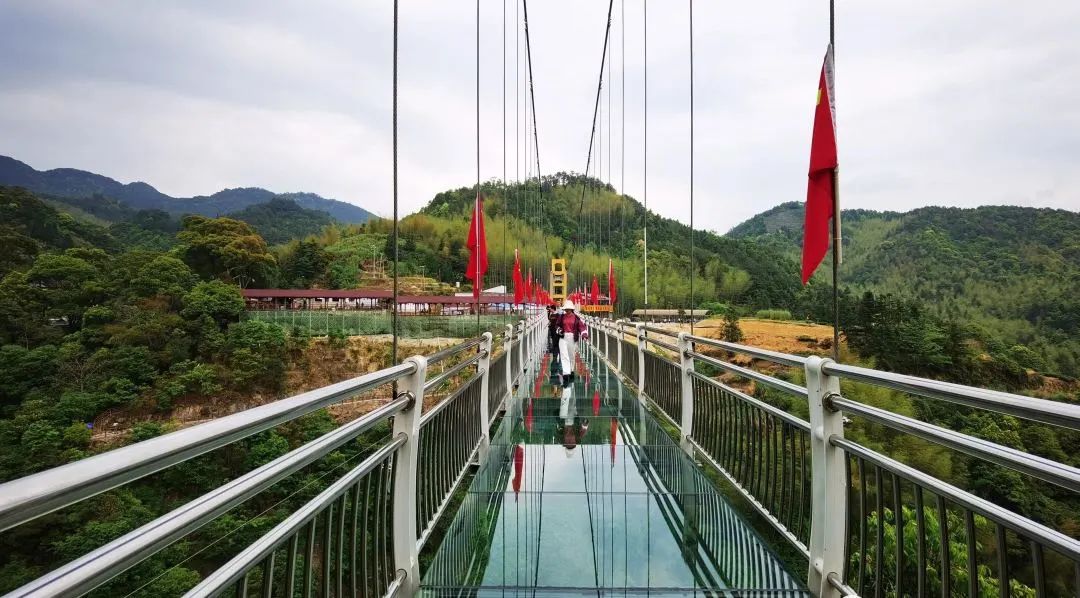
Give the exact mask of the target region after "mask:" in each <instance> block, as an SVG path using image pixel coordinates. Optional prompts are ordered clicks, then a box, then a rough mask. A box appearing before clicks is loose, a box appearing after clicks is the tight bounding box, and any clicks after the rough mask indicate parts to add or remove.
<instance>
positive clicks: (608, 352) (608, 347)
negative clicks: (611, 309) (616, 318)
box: [604, 322, 611, 359]
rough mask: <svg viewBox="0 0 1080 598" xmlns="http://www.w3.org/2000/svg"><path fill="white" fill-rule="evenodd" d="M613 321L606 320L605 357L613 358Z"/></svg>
mask: <svg viewBox="0 0 1080 598" xmlns="http://www.w3.org/2000/svg"><path fill="white" fill-rule="evenodd" d="M609 355H611V322H604V358H605V359H611V358H610V357H609Z"/></svg>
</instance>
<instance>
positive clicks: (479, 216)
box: [465, 193, 488, 299]
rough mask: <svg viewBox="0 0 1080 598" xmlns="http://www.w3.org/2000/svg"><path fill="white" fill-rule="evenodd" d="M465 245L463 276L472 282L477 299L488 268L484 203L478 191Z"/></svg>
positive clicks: (474, 296)
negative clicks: (466, 251)
mask: <svg viewBox="0 0 1080 598" xmlns="http://www.w3.org/2000/svg"><path fill="white" fill-rule="evenodd" d="M465 245H466V246H467V247H468V249H469V265H468V267H467V268H466V270H465V278H467V279H469V280H471V281H472V283H473V298H474V299H479V298H480V290H481V289H482V288H483V286H484V273H486V272H487V268H488V256H487V235H485V234H484V203H483V200H481V199H480V194H479V193H477V194H476V203H475V204H473V214H472V222H471V223H470V224H469V238H468V240H467V241H466V242H465Z"/></svg>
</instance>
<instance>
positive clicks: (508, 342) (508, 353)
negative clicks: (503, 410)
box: [503, 324, 514, 407]
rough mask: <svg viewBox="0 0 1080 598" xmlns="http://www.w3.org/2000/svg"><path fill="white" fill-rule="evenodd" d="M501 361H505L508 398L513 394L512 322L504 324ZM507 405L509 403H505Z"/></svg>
mask: <svg viewBox="0 0 1080 598" xmlns="http://www.w3.org/2000/svg"><path fill="white" fill-rule="evenodd" d="M503 353H504V354H505V356H504V357H503V361H505V362H506V365H505V367H504V368H503V369H504V370H505V372H504V375H505V376H506V400H508V401H509V400H510V397H512V396H514V375H513V370H512V368H513V366H514V326H513V324H507V325H506V335H505V336H503ZM507 407H509V405H507Z"/></svg>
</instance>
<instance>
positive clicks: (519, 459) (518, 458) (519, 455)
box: [513, 444, 525, 500]
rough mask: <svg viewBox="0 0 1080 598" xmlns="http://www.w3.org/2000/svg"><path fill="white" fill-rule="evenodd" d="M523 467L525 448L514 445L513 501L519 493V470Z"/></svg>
mask: <svg viewBox="0 0 1080 598" xmlns="http://www.w3.org/2000/svg"><path fill="white" fill-rule="evenodd" d="M524 465H525V447H523V446H521V445H520V444H515V445H514V480H513V485H514V500H517V494H518V492H520V491H521V470H522V469H524Z"/></svg>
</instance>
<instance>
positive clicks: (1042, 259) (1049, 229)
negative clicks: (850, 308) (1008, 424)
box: [728, 203, 1080, 372]
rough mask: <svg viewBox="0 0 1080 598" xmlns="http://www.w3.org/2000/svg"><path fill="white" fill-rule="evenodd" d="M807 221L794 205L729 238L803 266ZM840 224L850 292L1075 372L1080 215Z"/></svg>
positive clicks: (928, 211)
mask: <svg viewBox="0 0 1080 598" xmlns="http://www.w3.org/2000/svg"><path fill="white" fill-rule="evenodd" d="M802 219H803V205H802V204H801V203H786V204H782V205H780V206H777V207H775V208H773V209H771V210H769V211H767V212H764V213H762V214H759V215H757V216H755V217H753V218H751V219H750V220H748V221H746V222H743V223H742V224H740V225H738V226H736V227H735V228H733V229H732V230H731V231H730V232H729V233H728V236H730V237H733V238H738V239H743V240H748V241H754V242H757V243H760V244H762V245H765V246H769V247H773V248H776V249H779V250H781V251H783V252H785V253H786V254H787V255H789V256H791V257H792V258H797V257H798V255H799V252H800V251H801V243H802ZM841 222H842V223H843V228H844V230H843V234H844V252H843V255H844V263H843V265H842V266H841V270H840V284H841V286H842V287H849V288H850V289H851V290H853V291H855V292H856V293H862V292H865V291H872V292H875V293H878V294H882V293H887V294H893V295H898V296H905V297H910V298H913V299H916V300H918V301H920V302H921V303H923V304H924V305H926V306H927V307H928V308H929V309H930V310H931V311H933V312H934V313H936V314H938V315H939V316H941V317H945V318H948V319H951V320H957V321H963V322H968V323H972V324H974V325H976V326H979V327H981V328H983V329H985V330H986V331H987V332H989V333H991V334H992V335H995V336H998V337H1000V338H1002V339H1003V340H1004V341H1006V342H1009V343H1012V344H1020V345H1024V346H1027V347H1029V348H1031V349H1033V350H1035V351H1036V352H1037V353H1042V354H1045V355H1048V356H1049V360H1050V361H1051V363H1057V364H1065V363H1071V362H1072V360H1073V359H1075V356H1076V355H1077V354H1078V353H1080V213H1076V212H1070V211H1067V210H1052V209H1045V208H1023V207H1015V206H982V207H978V208H941V207H927V208H919V209H916V210H912V211H911V212H906V213H896V212H872V211H867V210H853V211H850V212H847V211H845V212H844V213H843V216H842V221H841ZM828 266H829V264H828V262H826V264H825V266H824V267H823V268H822V269H821V270H819V273H818V275H817V276H816V277H815V280H816V281H817V282H818V284H821V283H826V284H827V282H826V281H828V280H830V277H831V274H830V272H829V267H828ZM1070 355H1072V356H1073V357H1071V358H1070V357H1069V356H1070ZM1064 369H1066V370H1069V371H1072V372H1075V371H1076V369H1075V365H1070V367H1068V368H1064Z"/></svg>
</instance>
